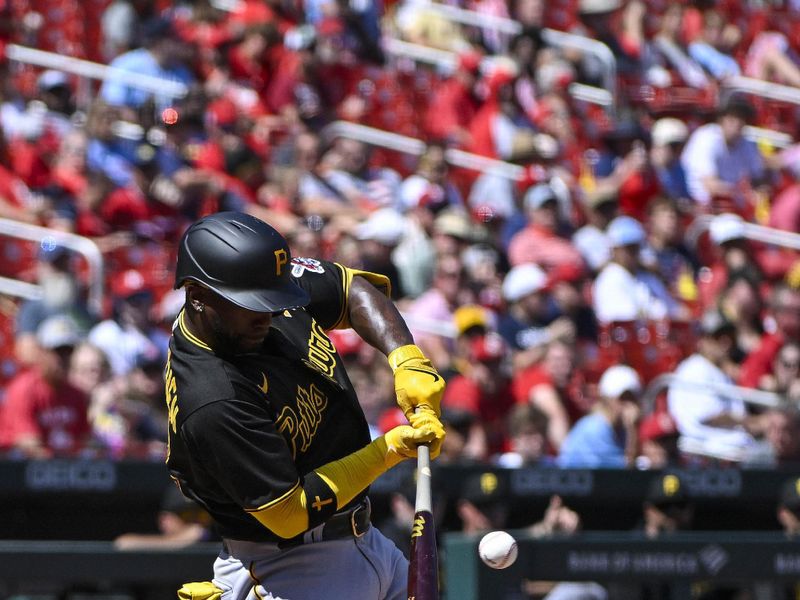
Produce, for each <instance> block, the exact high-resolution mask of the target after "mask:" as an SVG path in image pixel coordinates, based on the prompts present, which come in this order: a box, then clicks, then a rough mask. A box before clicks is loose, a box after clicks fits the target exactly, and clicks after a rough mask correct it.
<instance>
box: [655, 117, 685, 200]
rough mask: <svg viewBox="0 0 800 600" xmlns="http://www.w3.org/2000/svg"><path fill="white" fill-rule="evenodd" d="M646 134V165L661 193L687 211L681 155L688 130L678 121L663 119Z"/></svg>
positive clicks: (668, 118) (669, 118) (671, 118)
mask: <svg viewBox="0 0 800 600" xmlns="http://www.w3.org/2000/svg"><path fill="white" fill-rule="evenodd" d="M650 135H651V137H652V146H651V148H650V164H651V165H652V166H653V170H654V171H655V174H656V177H657V178H658V183H659V184H660V186H661V193H662V194H663V195H664V196H666V197H667V198H669V199H670V200H672V201H673V202H675V203H676V204H677V206H678V207H679V208H680V209H681V210H683V211H687V210H689V209H690V208H691V206H690V205H689V199H690V196H689V188H688V186H687V183H686V171H685V170H684V168H683V165H682V164H681V152H682V151H683V147H684V145H685V143H686V140H687V139H688V138H689V128H688V127H687V126H686V123H684V122H683V121H681V120H680V119H676V118H673V117H664V118H662V119H659V120H658V121H656V122H655V123H653V129H652V131H651V133H650Z"/></svg>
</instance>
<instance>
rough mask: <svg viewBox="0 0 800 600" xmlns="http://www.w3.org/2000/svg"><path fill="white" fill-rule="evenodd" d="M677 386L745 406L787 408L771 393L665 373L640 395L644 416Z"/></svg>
mask: <svg viewBox="0 0 800 600" xmlns="http://www.w3.org/2000/svg"><path fill="white" fill-rule="evenodd" d="M674 386H679V387H681V388H683V389H695V390H703V391H709V392H715V393H717V394H720V395H722V396H725V397H728V398H741V400H742V401H743V402H744V403H745V404H750V405H752V406H760V407H766V408H780V407H782V406H789V403H788V402H787V401H786V398H784V397H783V396H781V395H780V394H775V393H773V392H765V391H762V390H754V389H752V388H746V387H741V386H738V385H733V384H730V385H728V384H723V383H714V382H711V381H697V380H696V379H686V378H681V377H678V376H677V375H675V374H674V373H665V374H664V375H658V376H657V377H654V378H653V379H652V380H651V381H650V383H649V384H647V388H645V391H644V393H643V394H642V400H641V404H642V410H643V411H644V412H645V414H650V413H652V412H653V409H654V407H655V401H656V397H657V396H658V395H659V394H660V393H661V392H662V391H664V390H665V389H667V388H669V387H674Z"/></svg>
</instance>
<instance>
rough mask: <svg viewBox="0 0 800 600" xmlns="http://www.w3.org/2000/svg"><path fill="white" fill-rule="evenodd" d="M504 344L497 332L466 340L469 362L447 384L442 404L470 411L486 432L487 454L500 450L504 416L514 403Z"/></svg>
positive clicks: (502, 440)
mask: <svg viewBox="0 0 800 600" xmlns="http://www.w3.org/2000/svg"><path fill="white" fill-rule="evenodd" d="M506 354H507V348H506V344H505V342H504V341H503V338H501V337H500V336H499V335H497V334H496V333H487V334H485V335H482V336H478V337H474V338H473V339H471V340H470V341H469V355H468V358H469V363H468V365H467V366H466V368H465V371H464V372H463V373H460V374H458V375H455V376H454V377H452V378H451V379H450V380H449V381H448V383H447V390H446V391H445V394H444V396H443V398H442V406H443V407H444V408H448V409H455V410H458V411H463V412H467V413H470V414H472V415H473V416H474V417H475V419H476V421H477V422H478V423H480V424H481V426H482V427H483V428H484V430H485V431H486V439H487V442H488V447H487V451H488V455H487V456H485V457H483V458H488V456H489V455H493V454H497V453H498V452H500V451H502V450H503V448H504V446H505V443H506V439H507V432H506V428H505V420H506V415H507V413H508V411H509V409H510V408H511V407H512V406H513V405H514V398H513V395H512V389H511V377H510V373H509V369H508V365H507V364H504V362H505V361H506V360H507V356H506Z"/></svg>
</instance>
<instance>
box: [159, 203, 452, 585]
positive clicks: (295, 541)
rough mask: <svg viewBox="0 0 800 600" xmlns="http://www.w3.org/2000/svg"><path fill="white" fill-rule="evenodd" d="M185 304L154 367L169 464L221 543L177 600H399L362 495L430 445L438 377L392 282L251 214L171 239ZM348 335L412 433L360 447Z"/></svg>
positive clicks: (398, 570) (436, 430)
mask: <svg viewBox="0 0 800 600" xmlns="http://www.w3.org/2000/svg"><path fill="white" fill-rule="evenodd" d="M175 287H176V288H180V287H183V288H185V290H186V303H185V305H184V308H183V310H182V311H181V313H180V315H179V316H178V318H177V320H176V322H175V325H174V327H173V335H172V340H171V342H170V353H169V358H168V361H167V365H166V401H167V406H168V409H169V448H168V455H167V465H168V467H169V470H170V474H171V475H172V477H173V478H174V479H175V480H176V481H177V482H178V484H179V485H180V487H181V490H182V491H183V493H184V494H185V495H187V496H189V497H190V498H192V499H194V500H195V501H197V502H198V503H199V504H201V505H202V506H203V507H205V508H206V509H207V510H208V512H209V513H210V514H211V516H212V517H213V518H214V520H215V522H216V524H217V526H218V529H219V531H220V533H221V535H222V537H223V550H222V552H221V553H220V555H219V557H218V559H217V560H216V562H215V564H214V579H213V582H205V583H192V584H187V585H186V586H184V587H183V588H182V589H181V590H180V591H179V597H180V598H194V599H201V598H207V599H216V598H221V600H245V599H246V600H266V599H278V598H280V599H284V600H318V599H320V598H358V599H359V600H372V599H375V600H377V599H383V598H387V599H400V598H403V599H404V598H405V597H406V594H405V591H406V585H407V581H406V579H407V570H408V566H407V563H406V561H405V559H404V557H403V555H402V554H401V553H400V551H399V550H398V549H397V548H396V547H395V546H394V544H393V543H392V542H390V541H389V540H388V539H387V538H385V537H384V536H383V535H382V534H381V533H380V532H379V531H377V530H376V529H375V528H374V527H371V526H370V505H369V499H368V497H367V491H368V486H369V484H370V483H372V482H373V481H374V480H375V479H376V478H377V477H378V476H379V475H381V474H382V473H383V472H384V471H386V470H387V469H389V468H391V467H392V466H394V465H395V464H397V463H399V462H400V461H402V460H404V459H406V458H411V457H414V456H416V447H417V445H419V444H422V443H429V444H430V445H431V454H432V456H435V455H436V454H438V450H439V447H440V446H441V443H442V440H443V439H444V430H443V428H442V426H441V423H440V422H439V420H438V415H439V401H440V398H441V396H442V392H443V390H444V382H443V380H442V378H441V376H440V375H439V374H438V373H437V372H436V370H435V369H434V368H433V367H432V366H431V363H430V361H428V359H427V358H426V357H425V356H424V355H423V353H422V352H421V351H420V350H419V348H417V347H416V346H415V345H414V343H413V339H412V337H411V334H410V333H409V331H408V328H407V327H406V325H405V323H404V322H403V320H402V318H401V316H400V314H399V313H398V311H397V309H396V308H395V306H394V304H392V302H391V301H390V300H389V299H388V292H389V289H388V287H389V283H388V280H387V279H386V278H385V277H383V276H381V275H377V274H374V273H367V272H362V271H356V270H353V269H349V268H347V267H344V266H342V265H339V264H335V263H330V262H325V261H318V260H313V259H308V258H295V259H292V257H291V255H290V251H289V246H288V244H287V243H286V240H284V238H283V237H282V236H281V235H280V234H279V233H278V232H277V231H276V230H275V229H273V228H272V227H271V226H269V225H267V224H266V223H264V222H263V221H260V220H258V219H256V218H254V217H251V216H249V215H245V214H240V213H233V212H225V213H217V214H214V215H211V216H209V217H206V218H204V219H201V220H199V221H197V222H196V223H194V224H193V225H192V226H191V227H190V228H189V229H188V230H187V231H186V233H185V234H184V236H183V238H182V239H181V241H180V247H179V254H178V263H177V268H176V276H175ZM346 327H352V328H353V329H354V330H355V331H356V332H357V333H358V334H359V335H360V336H361V337H362V338H363V339H364V340H365V341H366V342H368V343H370V344H372V345H373V346H375V347H376V348H377V349H379V350H381V351H382V352H383V353H385V354H386V355H387V357H388V360H389V364H390V366H391V367H392V369H393V371H394V375H395V390H396V394H397V399H398V404H399V405H400V406H401V408H402V409H403V410H404V411H405V413H406V415H407V416H408V417H409V421H410V425H403V426H400V427H396V428H395V429H392V430H391V431H389V432H388V433H387V434H386V435H384V436H382V437H380V438H378V439H376V440H374V441H371V440H370V435H369V430H368V427H367V422H366V419H365V418H364V414H363V412H362V410H361V407H360V406H359V403H358V399H357V398H356V394H355V392H354V390H353V386H352V385H351V383H350V381H349V379H348V377H347V373H346V372H345V369H344V368H343V366H342V361H341V359H340V358H339V356H338V354H337V353H336V349H335V348H334V346H333V344H332V343H331V341H330V340H329V339H328V337H327V335H326V333H325V332H326V331H328V330H330V329H334V328H346Z"/></svg>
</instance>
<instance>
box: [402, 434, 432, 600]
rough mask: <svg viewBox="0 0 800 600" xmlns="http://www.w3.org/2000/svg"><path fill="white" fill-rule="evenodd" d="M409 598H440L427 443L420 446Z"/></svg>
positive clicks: (409, 574)
mask: <svg viewBox="0 0 800 600" xmlns="http://www.w3.org/2000/svg"><path fill="white" fill-rule="evenodd" d="M408 600H439V561H438V558H437V552H436V527H435V526H434V523H433V511H432V507H431V454H430V448H429V447H428V446H419V448H417V498H416V501H415V503H414V525H413V527H412V529H411V560H410V563H409V566H408Z"/></svg>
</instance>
